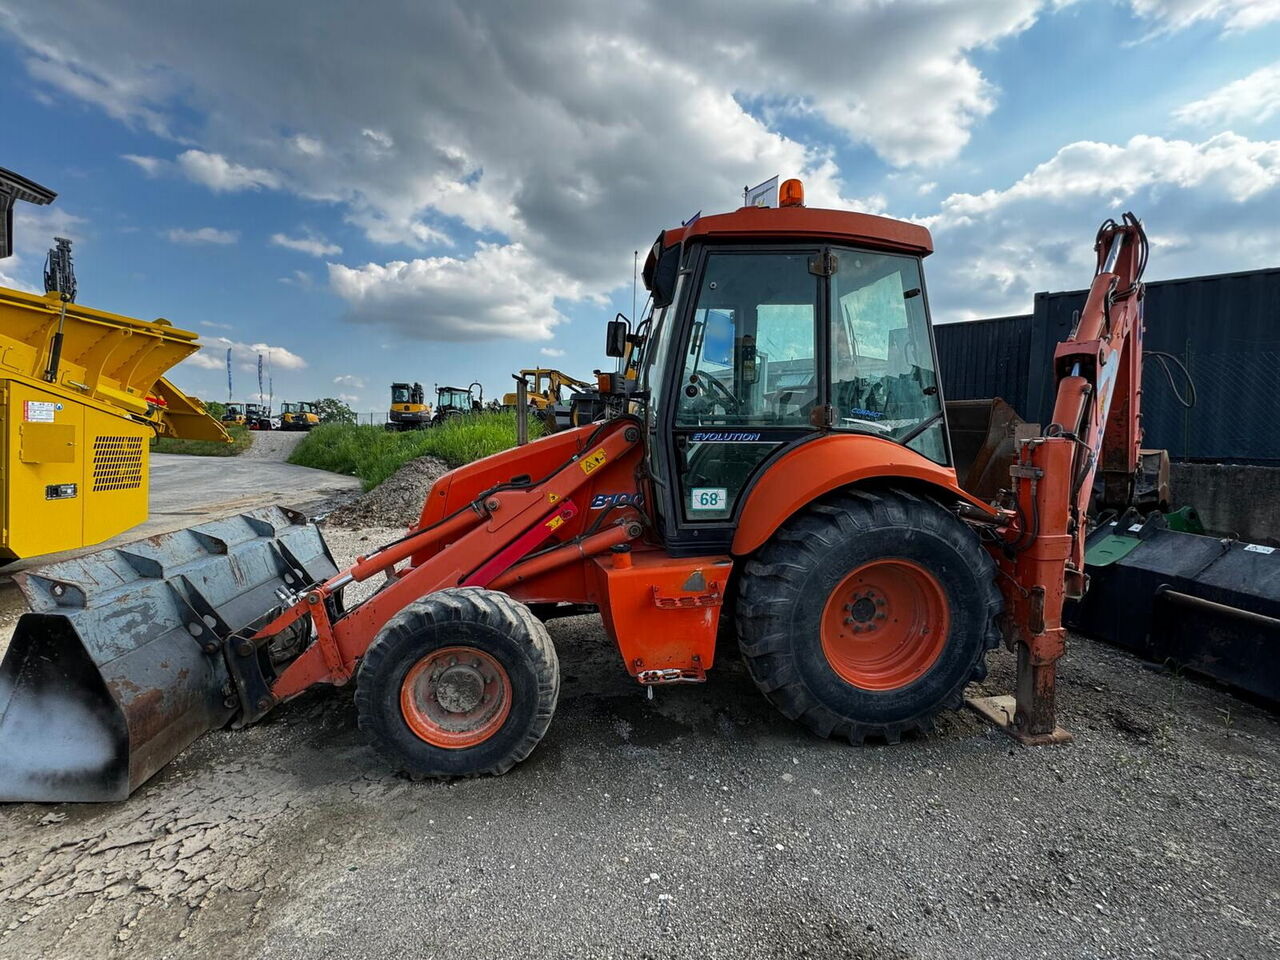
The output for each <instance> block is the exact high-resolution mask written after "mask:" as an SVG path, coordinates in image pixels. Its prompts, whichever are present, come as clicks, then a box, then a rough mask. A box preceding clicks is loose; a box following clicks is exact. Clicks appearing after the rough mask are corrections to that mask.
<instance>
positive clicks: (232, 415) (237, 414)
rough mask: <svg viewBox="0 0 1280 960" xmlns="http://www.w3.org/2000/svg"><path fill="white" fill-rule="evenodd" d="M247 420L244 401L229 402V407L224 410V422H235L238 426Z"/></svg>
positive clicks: (241, 425)
mask: <svg viewBox="0 0 1280 960" xmlns="http://www.w3.org/2000/svg"><path fill="white" fill-rule="evenodd" d="M246 420H247V417H246V415H245V412H244V404H243V403H228V404H227V408H226V409H225V410H224V411H223V412H222V422H223V423H233V424H235V425H236V426H239V427H243V426H244V425H245V422H246Z"/></svg>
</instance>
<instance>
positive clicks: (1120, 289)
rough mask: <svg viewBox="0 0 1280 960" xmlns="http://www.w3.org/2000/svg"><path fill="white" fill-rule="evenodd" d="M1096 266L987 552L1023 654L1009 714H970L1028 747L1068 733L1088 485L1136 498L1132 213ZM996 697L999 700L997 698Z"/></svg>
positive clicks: (1137, 277)
mask: <svg viewBox="0 0 1280 960" xmlns="http://www.w3.org/2000/svg"><path fill="white" fill-rule="evenodd" d="M1095 249H1096V250H1097V253H1098V268H1097V273H1096V274H1095V276H1094V279H1093V285H1092V286H1091V287H1090V289H1089V295H1088V298H1087V299H1086V301H1085V306H1084V310H1083V311H1081V313H1080V315H1079V317H1078V319H1077V320H1076V323H1075V327H1074V329H1073V330H1072V332H1071V335H1070V336H1069V337H1068V338H1067V339H1066V340H1064V341H1063V342H1062V343H1061V344H1059V345H1058V348H1057V350H1056V351H1055V353H1054V373H1055V377H1056V380H1057V385H1058V391H1057V400H1056V403H1055V404H1054V410H1053V421H1052V422H1051V423H1050V424H1049V425H1048V426H1047V427H1046V428H1045V429H1044V432H1043V436H1041V437H1037V438H1035V439H1031V440H1023V441H1021V442H1020V443H1019V445H1018V459H1017V462H1016V463H1015V464H1014V465H1013V466H1012V467H1011V468H1010V471H1009V472H1010V475H1011V477H1010V479H1011V484H1012V494H1013V503H1012V508H1013V509H1012V513H1013V517H1012V520H1011V522H1010V523H1009V524H1008V526H1007V527H1006V528H1005V529H1004V530H1003V531H1002V533H1003V539H1002V540H1001V541H1000V542H999V543H998V544H995V545H993V547H992V552H993V553H994V554H995V555H996V559H997V562H998V563H999V565H1000V569H1001V572H1002V574H1003V575H1002V576H1001V578H1000V580H1001V582H1000V586H1001V590H1002V591H1003V592H1004V594H1005V615H1004V617H1005V619H1004V624H1003V626H1004V634H1005V639H1006V642H1007V643H1008V644H1009V645H1010V646H1012V647H1014V648H1016V650H1017V653H1018V681H1017V695H1016V710H1015V712H1014V715H1013V717H1012V718H1011V722H1010V718H1008V717H1007V711H1006V710H1005V705H1004V704H996V703H994V701H992V700H988V701H979V702H975V704H974V706H975V707H976V708H977V709H978V710H979V711H980V712H982V713H984V714H985V715H987V716H988V717H990V718H991V719H993V720H996V721H997V722H999V723H1001V725H1002V726H1005V727H1006V728H1007V729H1009V732H1010V733H1012V734H1013V735H1014V736H1016V737H1017V738H1018V739H1020V740H1022V741H1024V742H1028V743H1045V742H1057V741H1061V740H1064V739H1069V735H1068V734H1067V733H1066V732H1065V731H1063V730H1061V729H1060V728H1059V727H1058V726H1057V722H1056V712H1055V707H1054V690H1055V686H1056V664H1057V660H1058V658H1059V657H1061V656H1062V653H1063V650H1064V634H1065V630H1064V628H1063V626H1062V610H1063V603H1064V601H1065V600H1066V599H1067V598H1072V599H1076V598H1079V597H1081V596H1083V595H1084V591H1085V588H1086V586H1087V583H1086V577H1085V573H1084V548H1085V535H1086V533H1087V532H1088V529H1087V528H1088V515H1089V507H1090V505H1091V502H1092V499H1093V487H1094V479H1095V476H1096V474H1097V472H1098V470H1099V469H1101V471H1102V476H1103V495H1102V502H1103V505H1104V506H1109V507H1118V508H1120V507H1124V506H1127V505H1128V503H1129V502H1130V500H1131V498H1132V492H1133V480H1134V475H1135V473H1136V471H1137V470H1138V467H1139V452H1138V448H1139V445H1140V442H1141V439H1142V428H1141V410H1140V398H1141V393H1142V390H1141V387H1142V324H1143V319H1142V300H1143V286H1142V273H1143V269H1144V268H1145V266H1146V260H1147V239H1146V235H1145V234H1144V233H1143V230H1142V226H1141V224H1139V222H1138V220H1137V219H1136V218H1135V217H1134V216H1133V215H1132V214H1130V213H1126V214H1125V215H1124V217H1123V220H1122V222H1121V223H1116V222H1115V221H1114V220H1108V221H1107V222H1106V223H1104V224H1103V225H1102V228H1101V229H1100V230H1099V231H1098V238H1097V243H1096V246H1095ZM1001 699H1002V698H995V700H1001Z"/></svg>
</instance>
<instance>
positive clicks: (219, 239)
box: [165, 227, 240, 244]
mask: <svg viewBox="0 0 1280 960" xmlns="http://www.w3.org/2000/svg"><path fill="white" fill-rule="evenodd" d="M165 236H166V237H168V238H169V242H170V243H217V244H228V243H235V242H236V241H237V240H238V239H239V238H240V234H239V233H238V232H236V231H235V230H219V229H218V228H217V227H198V228H196V229H195V230H184V229H182V228H181V227H174V228H173V229H172V230H169V231H168V232H166V233H165Z"/></svg>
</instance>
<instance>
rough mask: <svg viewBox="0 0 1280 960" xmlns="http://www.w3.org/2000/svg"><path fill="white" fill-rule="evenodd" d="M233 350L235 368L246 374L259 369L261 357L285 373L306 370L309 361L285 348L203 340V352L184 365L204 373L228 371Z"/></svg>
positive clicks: (229, 340) (189, 358)
mask: <svg viewBox="0 0 1280 960" xmlns="http://www.w3.org/2000/svg"><path fill="white" fill-rule="evenodd" d="M228 348H229V349H230V350H231V365H232V366H233V367H235V368H236V369H239V370H243V371H256V370H257V369H258V355H259V354H261V355H262V356H263V358H264V360H266V359H267V358H268V357H269V358H270V362H271V366H272V367H279V368H280V369H281V370H304V369H306V366H307V361H305V360H304V359H302V357H300V356H298V355H297V354H296V353H294V352H292V351H291V350H287V349H285V348H284V347H273V346H271V345H269V344H265V343H240V342H239V341H237V340H231V339H228V338H227V337H210V338H208V339H207V340H202V341H201V343H200V351H199V352H198V353H193V354H192V355H191V356H189V357H187V359H186V360H184V361H183V363H187V364H190V365H191V366H193V367H199V368H200V369H201V370H225V369H226V368H227V350H228Z"/></svg>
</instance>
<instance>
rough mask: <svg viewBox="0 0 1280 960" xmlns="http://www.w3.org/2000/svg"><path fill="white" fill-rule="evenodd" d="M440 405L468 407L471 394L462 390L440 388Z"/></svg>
mask: <svg viewBox="0 0 1280 960" xmlns="http://www.w3.org/2000/svg"><path fill="white" fill-rule="evenodd" d="M440 405H441V406H442V407H463V408H467V407H470V406H471V394H469V393H466V392H464V391H462V390H441V391H440Z"/></svg>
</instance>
